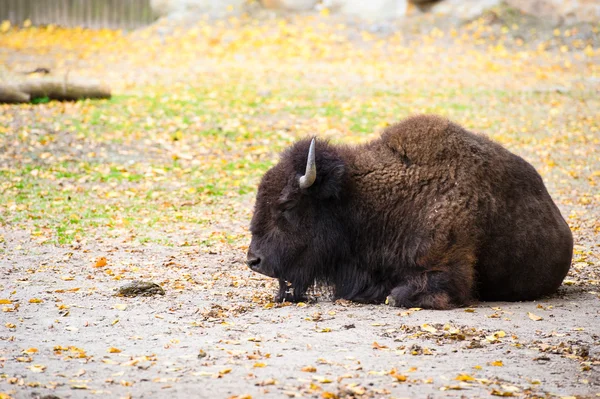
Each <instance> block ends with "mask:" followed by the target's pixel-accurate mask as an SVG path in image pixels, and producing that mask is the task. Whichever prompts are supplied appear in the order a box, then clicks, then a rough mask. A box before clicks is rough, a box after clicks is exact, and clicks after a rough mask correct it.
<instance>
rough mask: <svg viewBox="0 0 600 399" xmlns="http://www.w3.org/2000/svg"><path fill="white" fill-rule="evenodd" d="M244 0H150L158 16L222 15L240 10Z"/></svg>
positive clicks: (153, 10)
mask: <svg viewBox="0 0 600 399" xmlns="http://www.w3.org/2000/svg"><path fill="white" fill-rule="evenodd" d="M244 3H245V0H150V7H152V12H153V13H154V14H155V15H156V16H158V17H173V16H174V17H181V16H186V15H189V14H206V15H210V16H213V17H222V16H225V15H227V14H232V13H236V12H241V11H242V8H243V5H244Z"/></svg>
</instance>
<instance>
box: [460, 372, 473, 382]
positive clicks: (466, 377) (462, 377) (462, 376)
mask: <svg viewBox="0 0 600 399" xmlns="http://www.w3.org/2000/svg"><path fill="white" fill-rule="evenodd" d="M455 380H456V381H475V378H474V377H471V376H470V375H468V374H459V375H458V376H457V377H456V378H455Z"/></svg>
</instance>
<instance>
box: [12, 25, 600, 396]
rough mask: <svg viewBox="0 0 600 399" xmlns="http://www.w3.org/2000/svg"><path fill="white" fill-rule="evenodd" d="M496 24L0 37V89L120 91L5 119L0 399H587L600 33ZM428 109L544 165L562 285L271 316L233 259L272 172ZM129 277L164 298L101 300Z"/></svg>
mask: <svg viewBox="0 0 600 399" xmlns="http://www.w3.org/2000/svg"><path fill="white" fill-rule="evenodd" d="M494 15H495V14H494ZM494 15H488V16H487V17H486V18H484V20H483V22H481V23H480V22H476V23H475V22H474V23H473V24H471V25H463V26H460V27H459V28H458V30H454V29H453V28H452V27H446V28H442V30H440V29H437V28H433V29H432V28H431V26H430V25H429V23H430V22H431V21H428V20H425V21H421V22H420V23H419V24H417V23H415V24H414V25H410V26H408V25H407V26H408V27H407V28H406V30H407V31H411V30H412V31H411V32H412V33H410V32H409V33H406V34H400V35H394V32H393V31H394V29H400V28H402V27H400V28H398V27H397V26H396V27H394V26H392V25H385V24H383V25H380V26H379V25H373V26H366V28H368V29H367V30H368V32H367V33H365V32H364V31H361V29H363V28H365V26H364V25H358V26H355V25H351V24H350V25H348V32H346V33H348V34H349V35H350V36H352V35H354V36H352V37H351V38H350V39H349V40H345V39H343V38H341V34H340V33H339V31H338V30H336V29H337V28H336V29H333V30H329V31H327V30H326V31H325V33H323V32H320V31H318V29H317V28H315V26H318V25H319V23H318V22H315V21H317V20H314V19H309V23H308V24H307V25H302V24H301V23H298V24H295V23H294V22H293V21H292V22H290V21H289V20H287V19H286V20H277V19H275V20H273V21H271V22H269V23H270V24H271V25H269V26H270V27H268V28H265V29H264V30H257V29H259V28H256V27H254V25H252V24H249V25H250V26H251V28H247V27H246V26H243V27H242V28H240V30H241V31H242V32H243V34H238V36H239V37H238V36H236V35H235V34H232V33H231V31H230V30H228V28H227V26H226V25H224V24H220V25H219V24H215V25H214V26H208V27H207V26H205V25H202V24H200V25H198V26H195V25H191V26H188V27H185V29H183V28H182V27H181V26H179V25H174V24H171V25H168V24H167V25H160V24H159V25H157V26H156V27H153V28H150V29H149V30H147V31H139V32H134V33H132V34H131V35H130V36H128V37H126V38H123V37H121V36H119V35H116V34H114V33H110V32H101V33H94V34H90V33H88V32H81V31H61V30H58V31H56V32H41V33H40V31H35V30H34V29H31V30H23V31H16V32H12V33H11V32H8V33H7V34H6V36H0V44H2V45H0V78H2V73H3V71H2V70H1V68H2V66H1V64H2V63H4V65H5V66H6V71H5V73H7V74H8V73H10V74H11V76H16V74H22V73H23V72H24V71H27V70H32V69H35V68H36V67H38V66H49V67H51V68H52V69H57V70H59V71H61V73H62V71H64V70H69V68H71V69H73V70H74V71H75V72H73V73H74V74H75V73H77V74H80V75H84V76H87V75H89V76H92V77H95V78H101V77H104V78H107V79H108V80H109V81H111V82H112V83H113V88H114V90H115V94H116V96H115V98H114V99H113V100H111V101H110V102H100V103H96V102H84V103H74V104H57V103H49V104H39V105H0V200H1V201H0V308H1V312H0V320H1V322H0V399H6V398H42V397H45V398H46V399H51V398H90V397H111V398H112V397H115V398H161V397H173V398H189V397H193V398H238V399H241V398H246V399H249V398H255V399H256V398H286V397H289V398H294V397H303V398H324V399H338V398H339V399H341V398H356V399H359V398H404V397H410V398H424V397H432V398H437V397H450V398H453V397H456V398H463V397H465V398H473V397H490V396H507V397H520V398H538V397H541V398H571V397H577V398H594V397H600V224H599V220H600V195H599V194H598V185H599V184H600V156H599V155H598V154H600V136H599V130H598V129H599V125H600V121H599V120H598V110H599V109H600V96H599V95H598V94H599V93H600V80H599V78H598V76H599V75H598V73H599V71H600V70H599V69H598V66H597V65H600V64H599V63H598V60H600V52H599V51H598V47H599V46H600V35H599V30H598V27H590V26H584V27H578V28H573V29H565V28H560V29H559V30H558V33H557V30H555V29H554V27H535V28H534V27H532V26H530V25H527V24H525V23H522V21H516V22H514V21H512V20H510V19H509V18H513V16H511V15H512V14H510V15H508V16H505V15H500V14H498V15H500V16H498V15H495V16H494ZM499 18H508V19H506V20H501V21H500V22H498V21H499ZM269 21H270V20H269ZM265 24H266V25H268V24H267V23H265ZM256 26H258V25H256ZM332 26H333V23H332ZM188 28H190V30H186V29H188ZM313 28H314V29H317V30H313ZM542 28H543V29H542ZM319 29H320V28H319ZM265 32H267V33H269V35H270V34H272V32H279V33H278V34H280V37H279V36H277V37H275V38H271V36H269V35H267V34H266V33H265ZM314 32H317V33H314ZM423 32H427V34H424V33H423ZM507 32H509V33H507ZM510 32H512V33H510ZM261 35H262V36H261ZM378 35H382V36H381V37H379V36H378ZM386 35H389V36H386ZM411 35H412V36H411ZM461 35H463V36H464V38H463V36H461ZM503 35H507V36H506V37H505V36H503ZM272 36H273V37H274V35H272ZM79 37H84V38H85V40H83V39H82V40H81V41H79V42H78V41H77V40H78V38H79ZM40 38H41V39H40ZM132 38H133V40H132ZM136 38H137V39H136ZM140 38H141V39H140ZM416 38H418V39H416ZM146 40H149V41H151V44H152V45H148V46H147V47H144V46H143V45H141V44H140V43H142V42H143V43H146V42H144V41H146ZM152 40H153V41H152ZM542 42H543V46H542V45H540V44H539V43H542ZM57 43H62V45H65V43H68V46H67V47H68V48H69V51H72V54H71V53H69V52H66V51H67V50H65V48H62V47H60V46H57ZM489 43H491V44H489ZM138 44H140V46H139V48H138V47H137V46H138ZM144 45H145V44H144ZM273 49H275V50H273ZM306 49H309V50H306ZM305 51H309V53H310V52H311V51H312V53H310V54H308V55H306V54H305ZM65 52H66V53H65ZM282 53H283V55H281V54H282ZM65 54H66V55H67V56H65ZM340 54H343V55H344V57H342V56H341V55H340ZM346 55H347V58H345V57H346ZM309 56H314V57H315V59H314V60H313V59H310V57H309ZM286 57H289V59H288V58H286ZM440 60H443V61H444V62H443V63H442V64H440ZM61 68H62V69H61ZM7 71H8V72H7ZM188 86H191V87H192V89H191V90H190V89H189V87H188ZM161 99H166V100H164V101H162V100H161ZM420 112H433V113H442V114H443V115H445V116H447V117H450V118H452V119H454V120H457V121H459V122H460V123H463V124H465V125H466V126H467V127H468V128H469V129H472V130H476V131H482V132H486V133H487V134H490V136H491V137H493V138H494V139H496V140H498V141H500V142H501V143H502V144H504V145H506V146H507V147H508V148H509V149H511V150H512V151H514V152H516V153H518V154H519V155H521V156H523V157H525V158H526V159H527V160H528V161H530V162H531V163H532V164H533V165H534V166H535V167H536V168H537V169H538V170H539V171H540V173H541V175H542V176H543V178H544V181H545V182H546V185H547V187H548V190H549V192H550V194H551V195H552V197H553V198H554V199H555V200H556V202H557V205H558V206H559V208H560V209H561V212H562V214H563V215H564V216H565V218H566V220H567V221H568V223H569V224H570V226H571V228H572V230H573V233H574V238H575V243H576V245H575V254H574V261H573V266H572V269H571V272H570V274H569V275H568V276H567V279H566V280H565V283H564V284H563V286H562V287H561V288H560V290H559V292H558V293H557V294H556V295H553V296H552V297H549V298H542V299H540V300H538V301H533V302H524V303H505V302H502V303H473V304H472V305H471V306H470V307H468V308H460V309H455V310H450V311H429V310H421V309H398V308H392V307H389V306H386V305H379V306H376V305H360V304H354V303H349V302H344V301H338V302H332V301H331V300H330V299H329V298H328V295H327V292H324V291H320V290H316V291H315V292H313V295H314V296H315V297H316V299H317V301H316V302H315V303H307V304H283V305H281V304H274V303H272V298H273V295H274V294H275V291H276V285H275V282H274V281H272V280H271V279H269V278H266V277H263V276H259V275H257V274H254V273H252V272H251V271H250V270H249V269H248V268H247V267H246V266H245V265H244V260H245V251H244V250H245V248H247V245H248V241H249V233H248V228H247V226H248V223H249V219H250V216H251V212H252V206H253V202H254V199H253V197H254V193H255V189H256V184H257V183H258V181H259V179H260V176H261V175H262V173H264V171H265V170H266V169H267V168H268V166H269V165H270V163H269V162H272V160H273V159H276V154H277V152H278V151H279V150H281V149H282V148H283V147H285V145H287V143H289V142H291V141H293V140H295V139H297V138H299V137H304V136H306V135H309V134H315V132H316V133H317V134H318V135H320V136H321V135H322V136H324V137H326V138H333V139H334V140H338V141H341V142H350V143H352V142H359V141H365V140H367V139H370V138H372V137H374V135H376V134H377V130H378V129H380V128H381V127H384V126H385V125H386V124H385V123H387V122H388V121H394V120H396V119H397V118H398V117H401V116H404V115H409V114H414V113H420ZM182 131H183V133H182ZM206 132H209V133H206ZM222 158H227V160H228V161H229V162H230V163H225V162H224V161H222ZM192 183H194V184H195V185H194V184H192ZM219 184H220V185H219ZM90 209H93V212H90ZM150 223H154V224H150ZM149 226H150V227H149ZM102 259H104V260H102ZM134 280H143V281H151V282H154V283H157V284H159V285H161V286H162V287H163V288H164V290H165V295H164V296H161V295H157V296H153V297H134V298H126V297H120V296H116V295H115V294H116V293H117V290H118V288H119V287H121V286H123V285H125V284H127V283H129V282H131V281H134Z"/></svg>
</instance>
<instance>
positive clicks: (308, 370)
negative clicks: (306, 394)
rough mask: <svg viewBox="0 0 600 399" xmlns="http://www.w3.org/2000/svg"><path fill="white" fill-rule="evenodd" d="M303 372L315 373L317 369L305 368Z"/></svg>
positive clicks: (313, 367)
mask: <svg viewBox="0 0 600 399" xmlns="http://www.w3.org/2000/svg"><path fill="white" fill-rule="evenodd" d="M300 370H301V371H304V372H306V373H314V372H316V371H317V368H316V367H315V366H305V367H302V369H300Z"/></svg>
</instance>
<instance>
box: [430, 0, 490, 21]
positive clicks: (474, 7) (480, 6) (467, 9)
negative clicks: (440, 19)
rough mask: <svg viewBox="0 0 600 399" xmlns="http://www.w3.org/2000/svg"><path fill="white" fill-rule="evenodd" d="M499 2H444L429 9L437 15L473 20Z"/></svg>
mask: <svg viewBox="0 0 600 399" xmlns="http://www.w3.org/2000/svg"><path fill="white" fill-rule="evenodd" d="M500 2H501V0H469V1H466V0H444V1H441V2H439V3H435V4H433V5H432V6H431V8H430V9H429V11H430V12H432V13H434V14H438V15H448V16H453V17H456V18H459V19H473V18H476V17H478V16H480V15H481V14H483V13H484V12H485V11H486V10H488V9H490V8H492V7H495V6H497V5H498V4H500Z"/></svg>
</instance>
